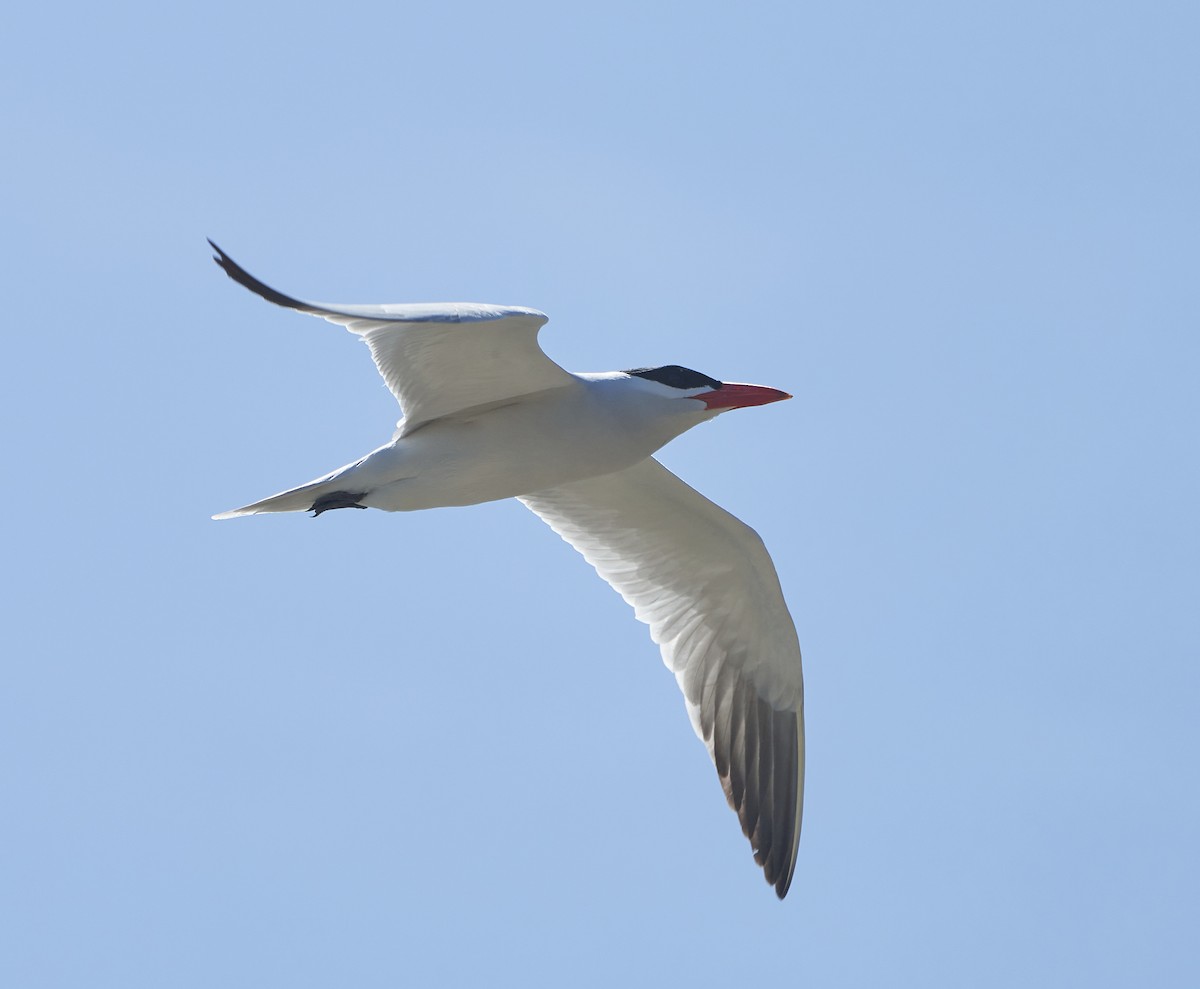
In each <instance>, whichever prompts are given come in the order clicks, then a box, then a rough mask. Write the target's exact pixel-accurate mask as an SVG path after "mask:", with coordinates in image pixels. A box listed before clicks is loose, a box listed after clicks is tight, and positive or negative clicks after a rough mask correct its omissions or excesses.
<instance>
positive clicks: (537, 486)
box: [216, 373, 718, 519]
mask: <svg viewBox="0 0 1200 989" xmlns="http://www.w3.org/2000/svg"><path fill="white" fill-rule="evenodd" d="M568 377H569V379H570V380H568V381H566V382H565V383H564V384H563V385H562V386H560V387H558V388H551V389H545V390H543V391H540V392H536V393H534V394H532V395H525V396H522V398H521V400H520V401H513V400H498V401H496V402H492V403H489V404H487V405H482V406H473V407H470V408H467V409H464V410H462V411H459V412H455V413H452V414H449V415H446V416H443V417H441V418H439V419H435V420H434V421H432V422H427V423H425V424H423V425H421V426H420V427H419V428H417V429H415V430H414V431H412V432H406V430H405V428H404V427H405V423H404V421H402V422H401V423H400V428H398V429H397V431H396V436H395V437H394V438H393V439H392V440H391V441H390V442H389V443H386V444H384V445H383V446H381V447H379V448H378V449H376V450H373V451H372V452H371V453H369V454H367V455H366V456H365V457H363V458H362V459H361V460H357V461H355V462H353V463H351V464H347V465H346V466H345V467H341V468H339V469H338V470H336V471H333V472H331V473H330V474H326V475H325V476H324V477H321V478H318V479H317V480H315V481H311V482H309V483H308V484H304V485H301V486H300V487H297V488H292V489H290V490H288V491H285V492H282V493H281V494H278V495H274V496H272V497H270V498H266V499H264V500H263V501H261V502H256V503H255V504H253V505H247V506H246V507H245V508H239V509H234V510H233V511H231V512H226V513H223V514H222V515H218V516H216V518H221V519H224V518H233V517H236V516H239V515H253V514H259V513H262V512H287V511H307V510H309V508H311V506H312V504H313V502H314V500H315V499H317V498H319V497H321V495H323V494H326V493H328V492H332V491H352V492H362V494H363V497H362V498H361V499H359V502H360V504H362V505H364V506H366V507H367V508H379V509H382V510H384V511H387V512H412V511H419V510H421V509H425V508H446V507H451V506H456V505H476V504H479V503H480V502H485V501H497V500H499V499H501V498H514V497H516V496H518V495H523V494H528V493H529V492H531V491H540V490H542V489H543V488H550V487H554V486H555V485H559V484H565V483H567V482H570V481H578V480H581V479H583V478H588V477H595V476H597V475H599V474H610V473H612V472H613V471H618V470H623V469H624V468H626V467H632V466H633V465H634V464H636V463H638V462H639V461H642V460H645V459H646V458H647V457H649V456H651V455H652V454H653V453H654V452H655V451H657V450H658V449H659V448H660V447H662V446H663V445H665V444H666V443H668V442H669V441H670V440H673V439H674V438H675V437H676V436H678V435H680V434H681V433H683V432H685V431H686V430H688V429H690V428H691V427H692V426H694V425H696V424H697V423H699V422H703V421H705V420H707V419H712V418H714V417H715V416H716V415H717V414H718V413H717V412H714V411H710V410H709V409H708V408H706V407H705V405H704V403H703V402H700V401H678V400H676V399H673V398H671V399H667V400H664V399H663V397H662V394H661V386H655V385H654V383H653V382H645V381H642V380H641V379H639V378H630V377H629V376H628V375H626V374H620V373H617V374H611V373H605V374H572V375H569V376H568Z"/></svg>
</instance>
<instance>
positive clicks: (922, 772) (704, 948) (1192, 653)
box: [0, 2, 1200, 989]
mask: <svg viewBox="0 0 1200 989" xmlns="http://www.w3.org/2000/svg"><path fill="white" fill-rule="evenodd" d="M6 27H7V29H8V46H7V48H8V50H7V54H6V57H5V59H4V60H3V62H2V64H0V77H2V78H0V81H2V82H3V87H2V89H0V92H2V93H3V96H0V100H2V101H3V110H4V119H5V123H6V126H5V129H6V131H7V133H8V134H9V138H10V140H9V142H8V151H7V153H6V155H5V156H4V162H3V164H0V169H3V173H4V176H3V177H4V181H3V183H2V189H3V191H2V192H0V210H2V217H3V226H4V229H5V233H6V235H5V237H4V239H3V247H0V252H2V254H3V270H4V271H5V272H6V273H7V287H8V298H9V303H8V304H7V306H6V322H7V326H8V338H9V340H10V345H11V346H13V347H15V350H16V353H15V357H10V361H9V364H8V374H7V376H6V384H5V387H4V388H3V389H0V402H2V403H3V413H4V421H5V422H6V423H7V427H6V429H5V437H6V460H7V462H8V464H9V475H8V476H9V481H8V488H7V494H8V498H7V509H6V511H5V513H4V516H3V522H2V523H0V524H2V525H3V527H4V545H5V547H6V553H5V556H6V558H7V561H8V567H7V568H6V570H7V572H8V580H9V587H8V589H7V590H6V592H5V594H4V604H5V608H6V610H8V611H9V612H10V615H9V617H8V618H7V619H6V623H5V624H6V628H7V630H8V632H7V638H8V642H9V648H8V649H6V650H5V652H6V653H7V656H8V658H7V659H6V660H5V661H4V663H3V667H2V668H3V676H4V687H3V690H0V788H2V790H3V793H4V794H5V800H4V803H5V811H4V813H3V815H0V849H2V850H0V914H2V916H0V929H3V930H4V931H5V937H4V943H2V944H0V981H2V982H3V983H4V984H5V985H12V986H37V987H43V986H44V987H59V986H62V987H68V986H70V987H76V986H78V987H88V989H96V987H108V986H120V987H123V989H129V987H141V986H146V987H151V986H153V987H160V986H166V985H169V986H173V987H190V986H196V987H211V986H215V985H219V986H230V987H235V986H255V987H262V986H288V987H308V986H314V987H316V986H347V985H353V986H362V987H374V986H394V985H401V984H427V985H445V986H459V985H461V986H475V985H573V986H612V985H627V986H642V985H663V984H683V983H685V982H687V983H690V984H698V985H723V984H729V983H730V982H731V981H733V980H737V981H738V982H739V983H745V982H752V981H762V980H775V981H776V982H786V983H788V984H798V985H807V986H821V987H856V986H870V987H877V986H881V985H887V986H920V987H929V986H962V985H971V986H981V987H987V986H1012V985H1023V986H1061V985H1088V986H1124V985H1162V986H1167V985H1188V984H1194V982H1195V981H1196V979H1197V978H1198V977H1200V964H1198V962H1200V959H1198V957H1197V956H1198V954H1200V949H1198V948H1197V946H1196V938H1195V929H1196V922H1197V907H1198V904H1197V892H1196V890H1197V887H1198V884H1200V874H1198V873H1200V869H1198V866H1197V853H1196V835H1197V833H1198V829H1200V797H1198V796H1197V792H1196V771H1195V762H1196V754H1197V752H1198V751H1200V728H1198V727H1197V718H1196V710H1197V701H1198V700H1200V670H1198V666H1197V651H1198V647H1200V634H1198V630H1197V614H1196V613H1197V600H1198V594H1197V591H1198V581H1197V569H1198V567H1197V564H1198V561H1200V531H1198V529H1200V527H1198V524H1197V513H1196V505H1197V503H1198V499H1200V490H1198V488H1200V483H1198V481H1200V478H1198V470H1197V452H1198V451H1197V442H1196V432H1197V430H1196V424H1197V422H1198V421H1200V389H1198V388H1197V373H1198V365H1200V361H1198V358H1200V344H1198V342H1197V327H1198V325H1200V321H1198V319H1197V316H1198V308H1200V307H1198V306H1197V300H1196V288H1195V285H1196V273H1197V258H1198V253H1200V252H1198V250H1197V248H1198V246H1200V245H1198V243H1197V241H1198V239H1200V235H1198V233H1197V231H1198V230H1200V209H1198V208H1197V207H1198V202H1197V198H1198V197H1197V183H1196V176H1197V175H1200V138H1198V136H1197V129H1196V126H1195V119H1196V106H1197V95H1198V92H1197V90H1198V89H1200V85H1198V78H1200V77H1198V75H1197V72H1196V68H1195V41H1196V36H1197V28H1198V27H1200V15H1197V13H1196V12H1195V10H1194V9H1193V8H1192V7H1191V6H1189V5H1186V4H1171V3H1140V4H1133V3H1101V4H1083V3H1066V2H1062V3H1050V4H1046V3H1038V4H1034V3H1010V4H1004V5H981V4H952V3H931V2H926V3H921V2H918V3H909V4H883V3H866V2H850V3H844V4H839V5H836V6H830V5H813V4H796V3H764V4H749V5H744V6H743V7H741V8H739V9H738V10H736V11H735V10H734V9H732V8H731V7H729V6H728V5H720V6H718V5H706V4H695V3H692V4H655V5H651V6H650V7H649V8H648V9H647V7H646V5H642V4H614V3H608V4H604V5H539V4H527V3H519V2H518V3H512V4H504V5H481V4H473V3H461V4H442V5H439V6H438V7H437V8H436V9H434V8H433V7H431V6H430V5H421V6H414V7H409V6H407V5H395V4H388V5H371V4H342V5H336V6H334V7H329V6H328V5H316V4H287V5H285V4H255V5H250V6H249V7H245V6H241V5H233V4H224V3H220V2H218V3H210V4H204V5H189V6H181V7H178V8H175V9H168V8H164V7H162V6H160V5H151V4H146V3H127V4H116V5H113V6H106V7H103V8H100V7H97V8H84V7H82V5H75V6H60V7H54V6H50V5H45V6H42V7H39V8H37V9H34V8H33V7H32V6H30V5H25V6H24V7H22V8H21V9H20V10H19V11H17V12H15V13H14V14H13V15H11V16H10V18H9V20H8V22H7V23H6ZM206 236H211V237H213V238H214V239H215V240H217V242H218V243H220V244H221V245H222V246H223V247H225V248H226V249H227V250H229V251H230V253H232V254H233V256H234V257H236V258H237V259H238V260H239V261H241V262H242V263H244V264H245V265H246V266H247V267H248V268H249V269H250V270H251V271H253V272H254V273H255V274H257V275H259V276H260V277H262V278H263V279H264V280H266V281H267V282H268V283H269V284H272V285H276V286H277V287H279V288H281V289H283V290H286V291H290V292H294V293H295V294H298V295H301V296H307V297H310V298H317V299H325V300H332V301H359V302H385V301H389V302H400V301H424V300H444V299H473V300H479V301H485V302H496V303H508V304H517V305H528V306H534V307H537V308H539V309H542V310H544V311H546V312H547V313H549V314H550V316H551V322H550V324H549V325H548V326H547V328H546V329H545V330H544V331H543V334H542V341H543V344H544V346H545V348H546V350H547V351H548V353H549V354H550V355H551V356H552V357H553V358H554V359H556V360H558V361H559V362H560V363H562V364H563V365H565V366H566V367H568V368H571V369H574V370H606V369H612V368H621V367H631V366H641V365H653V364H665V363H680V364H685V365H687V366H690V367H695V368H697V369H699V370H701V371H704V372H706V373H708V374H712V375H715V376H717V377H720V378H724V379H726V380H735V381H736V380H742V381H757V382H761V383H764V384H770V385H773V386H776V387H780V388H784V389H786V390H788V391H790V392H792V393H794V394H795V395H796V399H795V400H794V401H792V402H788V403H782V404H779V405H773V406H770V407H767V408H762V409H751V410H747V411H745V412H739V413H737V414H730V415H727V416H722V417H721V419H720V420H719V421H717V422H716V423H714V424H712V425H709V426H706V427H704V428H702V429H697V430H694V431H693V432H692V433H690V434H688V435H687V436H684V437H683V438H681V439H680V440H678V441H677V442H675V443H674V444H672V446H671V447H669V448H668V450H667V451H665V453H664V456H663V459H664V461H665V462H666V463H667V464H668V466H670V467H671V468H672V469H674V470H676V471H677V472H678V473H680V474H682V475H683V476H684V477H685V478H686V479H687V480H688V481H689V482H691V483H692V484H693V485H695V486H696V487H698V488H699V489H700V490H702V491H703V492H704V493H706V494H707V495H709V496H710V497H712V498H713V499H715V500H716V501H718V502H720V503H721V504H723V505H725V506H726V507H728V508H729V509H730V510H731V511H733V512H735V513H736V514H738V515H739V516H740V517H742V518H744V519H745V520H747V521H748V522H750V523H751V524H752V525H754V526H755V527H756V528H758V529H759V531H760V532H761V533H762V534H763V536H764V538H765V539H766V541H767V543H768V545H769V546H770V548H771V550H772V552H773V554H774V557H775V560H776V563H777V565H778V568H779V571H780V575H781V578H782V581H783V584H784V588H785V591H786V593H787V595H788V599H789V601H790V604H791V606H792V610H793V613H794V615H795V617H796V620H797V625H798V628H799V631H800V639H801V643H802V646H803V648H804V655H805V667H806V679H807V689H808V702H807V716H808V735H809V756H808V760H809V777H808V791H807V794H808V796H807V808H806V819H805V826H804V836H803V839H802V841H801V846H800V862H799V866H798V868H797V872H796V878H795V882H794V885H793V887H792V892H791V894H790V896H789V898H788V899H787V901H786V902H785V903H783V904H780V903H778V902H777V901H776V900H775V897H774V895H773V894H772V892H771V890H770V889H769V888H768V887H767V886H766V885H765V884H764V883H763V882H762V880H761V877H760V875H759V873H758V870H757V869H756V868H755V867H754V865H753V862H752V860H751V858H750V854H749V851H748V848H747V846H746V843H745V841H744V839H743V838H742V837H741V835H740V834H739V832H738V828H737V824H736V820H735V818H734V816H733V815H732V813H730V812H729V810H728V809H727V808H726V807H725V805H724V801H723V799H722V796H721V793H720V789H719V786H718V784H717V781H716V778H715V774H714V773H713V771H712V768H711V766H710V765H709V764H708V762H707V759H706V758H705V754H704V751H703V749H702V747H701V746H700V745H699V743H698V742H697V741H696V739H695V738H694V736H693V735H692V732H691V729H690V727H689V726H688V724H687V719H686V716H685V714H684V711H683V706H682V703H681V702H680V698H679V697H678V695H677V691H676V688H675V685H674V682H673V679H672V677H671V676H670V675H669V674H668V673H667V671H666V670H665V669H664V668H663V666H662V664H661V663H660V661H659V659H658V657H657V653H656V650H655V649H654V647H653V646H652V645H651V643H650V642H649V639H648V637H647V635H646V631H645V629H644V628H643V627H642V626H640V625H638V624H637V623H636V622H635V621H634V620H633V618H632V615H631V614H630V613H629V612H628V610H627V609H626V607H625V605H624V604H623V603H622V602H621V601H620V599H619V598H618V597H617V596H616V595H615V594H614V593H613V592H612V591H610V590H609V589H608V588H607V587H605V586H604V585H603V583H602V582H601V581H600V580H599V579H598V578H597V577H596V576H595V575H594V574H593V573H592V572H591V570H590V569H589V568H588V567H587V566H586V564H584V563H583V561H582V560H581V559H580V558H578V557H577V556H576V555H575V554H574V553H573V552H572V551H571V550H570V549H569V548H568V547H567V546H566V545H565V544H563V543H561V542H560V541H559V540H558V538H557V537H556V536H554V534H553V533H551V532H550V531H549V530H548V529H546V528H545V527H544V526H542V525H541V523H540V522H539V521H538V520H537V519H535V518H534V517H533V516H532V515H529V514H528V513H526V512H525V511H524V510H523V509H522V508H521V507H520V506H519V505H517V504H516V503H502V504H493V505H486V506H480V507H476V508H472V509H463V510H453V511H451V510H446V511H435V512H427V513H420V514H414V515H385V514H383V513H379V512H338V513H331V514H330V515H327V516H323V517H322V518H321V519H320V520H318V521H313V520H311V519H308V518H305V517H303V516H282V517H272V518H258V519H250V520H241V521H235V522H226V523H216V522H212V521H210V520H209V515H211V514H212V513H214V512H216V511H220V510H223V509H227V508H230V507H233V506H235V505H239V504H243V503H245V502H246V501H249V500H251V499H254V498H258V497H262V496H264V495H267V494H269V493H272V492H274V491H276V490H279V489H281V488H283V487H285V486H288V485H291V484H294V483H299V482H302V481H305V480H308V479H309V478H311V477H314V476H316V475H317V474H319V473H321V472H323V471H325V470H328V469H330V468H332V467H335V466H338V465H340V464H342V463H345V462H346V461H348V460H349V459H351V458H353V457H355V456H358V455H360V454H361V453H364V452H366V451H367V450H369V449H371V448H372V447H374V446H375V445H377V444H378V443H379V442H382V441H383V440H385V439H386V438H387V437H388V436H389V435H390V431H391V425H392V423H393V421H394V419H395V418H396V409H395V406H394V403H393V401H392V399H391V396H390V395H389V394H388V392H387V391H386V389H385V388H384V387H383V385H382V383H381V382H380V381H379V379H378V377H377V376H376V374H375V372H374V370H373V368H372V367H371V365H370V361H369V359H368V355H367V353H366V351H365V349H364V348H363V347H362V346H361V345H359V344H358V343H357V342H356V341H355V340H354V339H353V338H352V337H351V336H350V335H349V334H345V333H344V332H342V331H340V330H338V329H337V328H336V327H331V326H329V325H327V324H323V323H320V322H318V321H316V320H310V319H306V318H304V317H301V316H299V315H296V314H291V313H287V312H284V311H282V310H278V309H275V308H272V307H270V306H268V305H266V304H265V303H263V302H261V301H260V300H258V299H255V298H254V297H252V296H251V295H249V294H248V293H246V292H244V291H243V290H241V289H240V288H239V287H237V286H235V285H234V284H233V283H231V282H230V281H228V280H227V279H226V278H225V277H224V276H223V275H222V274H221V272H220V271H219V270H218V269H217V268H216V267H215V266H214V265H213V264H212V263H211V262H210V261H209V252H208V250H207V246H206V245H205V243H204V238H205V237H206Z"/></svg>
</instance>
